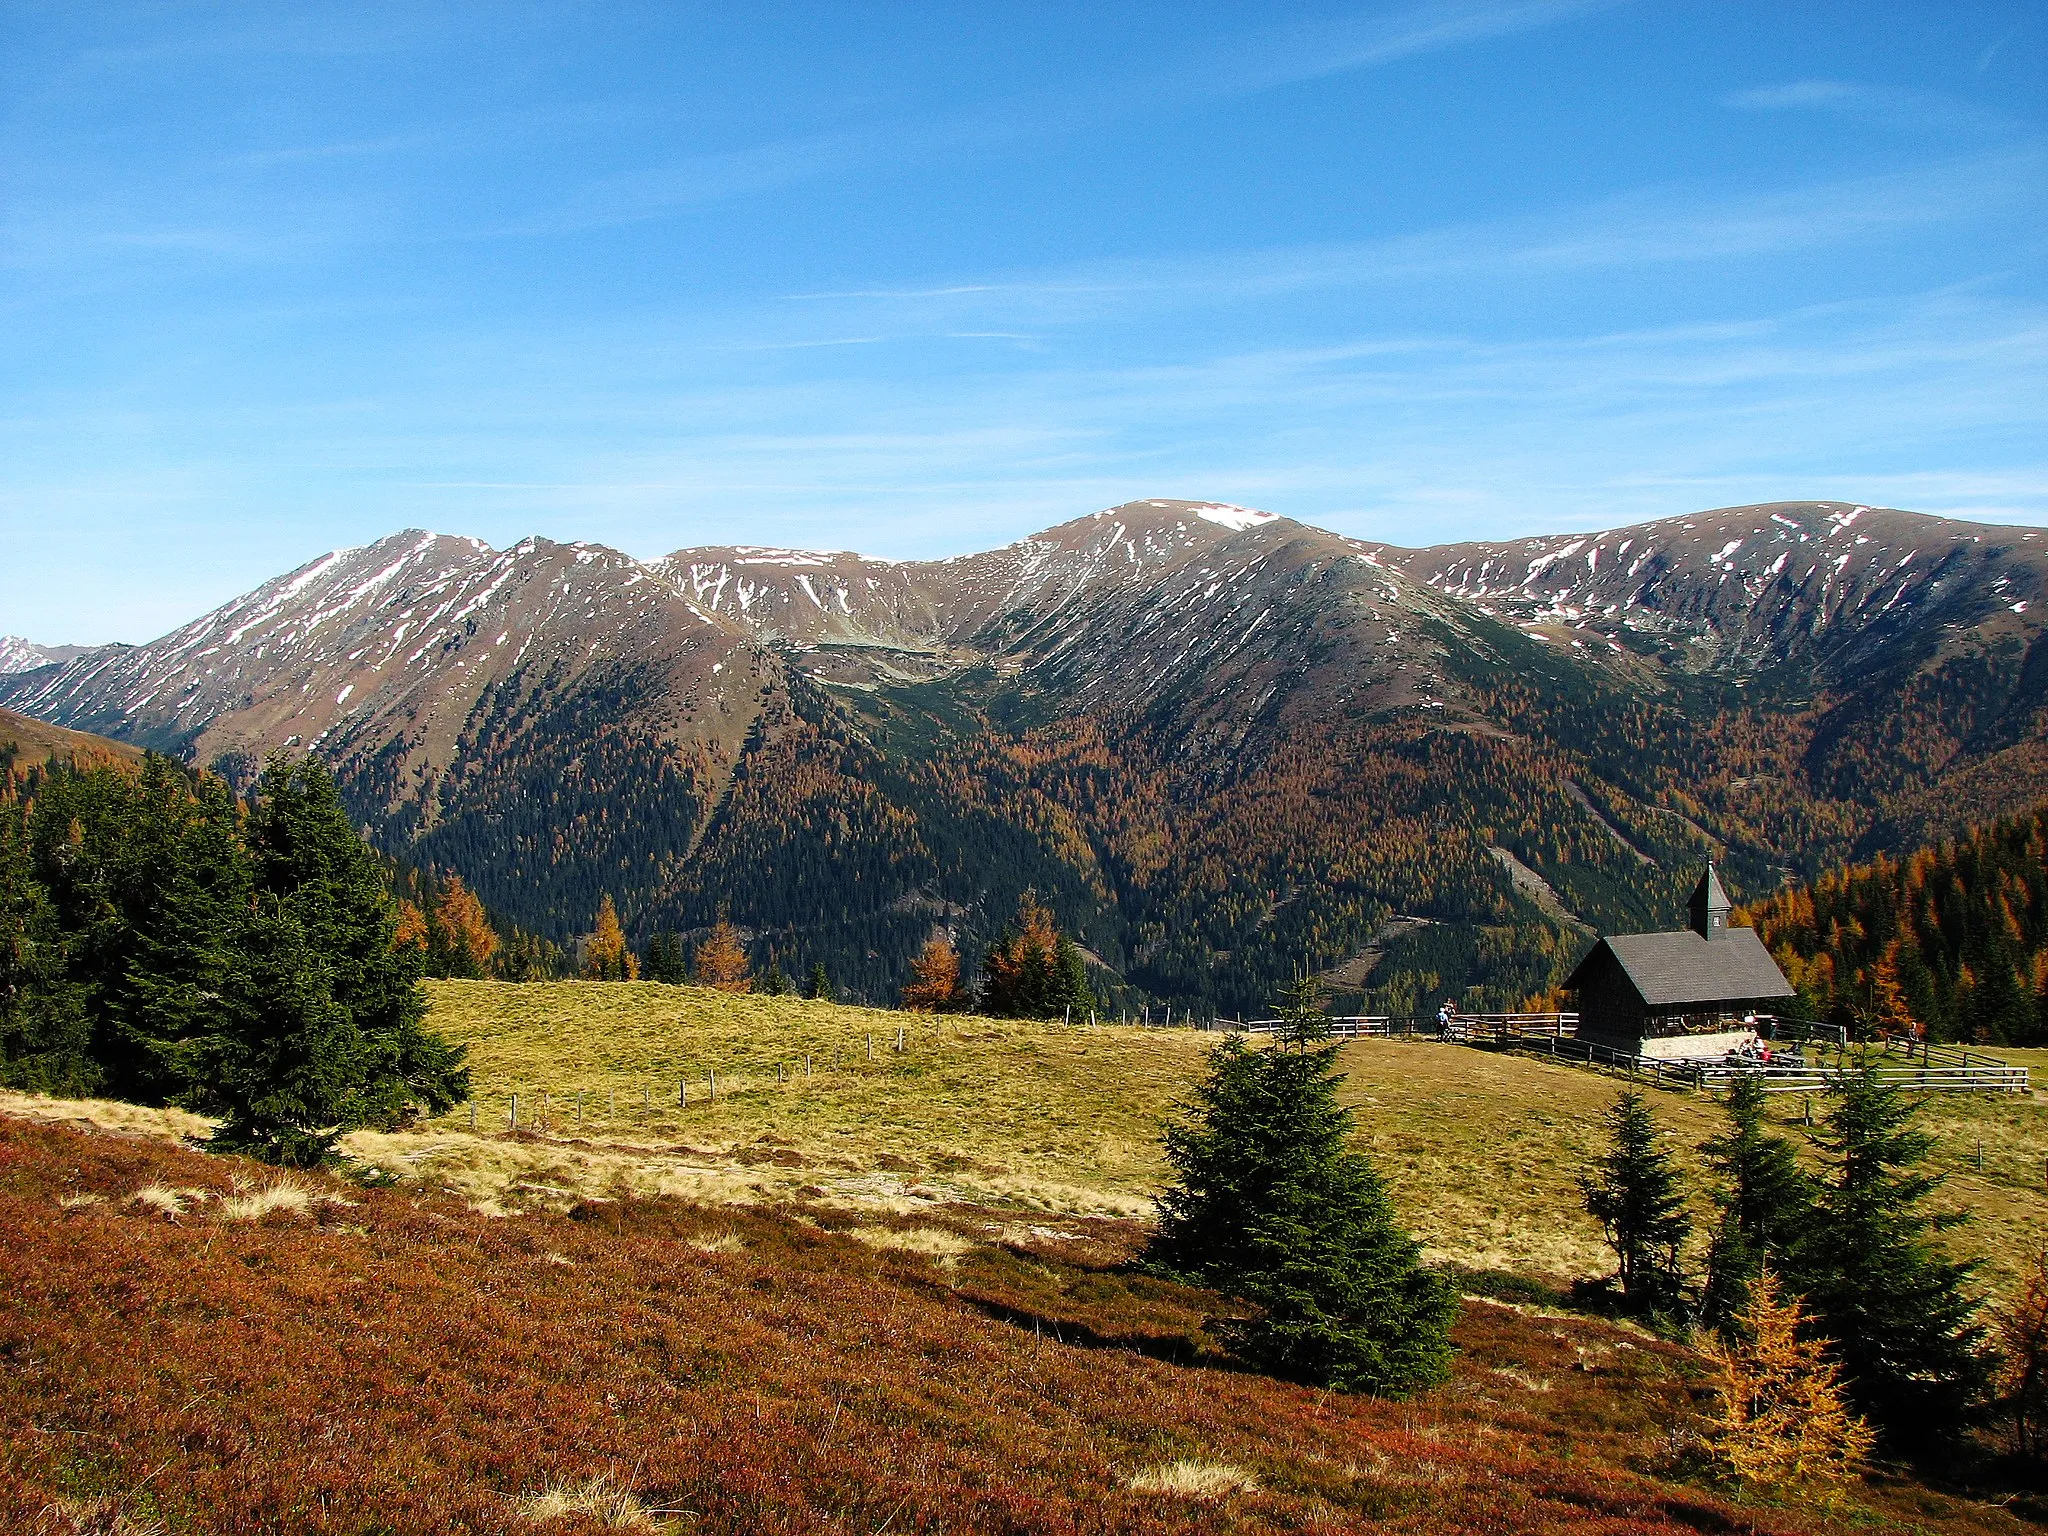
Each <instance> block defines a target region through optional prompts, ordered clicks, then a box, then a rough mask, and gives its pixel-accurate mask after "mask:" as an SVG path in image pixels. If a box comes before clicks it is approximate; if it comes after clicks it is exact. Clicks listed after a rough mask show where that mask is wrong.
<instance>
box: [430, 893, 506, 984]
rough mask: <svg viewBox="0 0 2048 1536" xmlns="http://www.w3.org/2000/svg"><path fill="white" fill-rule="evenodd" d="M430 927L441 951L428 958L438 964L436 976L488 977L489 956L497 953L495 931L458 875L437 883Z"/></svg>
mask: <svg viewBox="0 0 2048 1536" xmlns="http://www.w3.org/2000/svg"><path fill="white" fill-rule="evenodd" d="M434 928H435V929H436V930H438V932H437V933H436V935H435V937H436V938H437V940H438V948H439V949H440V951H441V953H440V954H439V955H438V956H433V957H432V958H433V959H435V960H438V962H439V965H438V974H440V975H443V976H459V977H466V978H470V979H475V978H477V977H481V976H487V975H489V974H490V964H491V957H492V956H494V955H496V954H497V952H498V934H497V930H496V929H494V928H492V927H491V919H490V917H489V915H488V914H487V913H486V912H485V911H484V904H483V903H482V902H481V901H478V900H477V899H476V893H475V892H473V891H471V890H470V888H469V887H468V886H466V885H464V884H463V883H462V876H460V875H455V874H451V875H449V876H448V877H447V878H446V879H445V880H443V881H442V882H441V899H440V900H439V901H437V902H436V903H435V904H434Z"/></svg>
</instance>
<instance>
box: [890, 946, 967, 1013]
mask: <svg viewBox="0 0 2048 1536" xmlns="http://www.w3.org/2000/svg"><path fill="white" fill-rule="evenodd" d="M910 973H911V975H912V976H914V977H915V978H916V979H915V980H914V981H912V982H910V984H909V985H907V986H906V987H904V989H903V1006H904V1007H906V1008H908V1009H911V1010H912V1011H913V1012H917V1013H945V1012H948V1011H949V1010H951V1009H954V1008H958V1007H960V1006H961V1004H962V1003H964V1002H965V1001H966V999H965V997H964V995H963V994H962V992H961V989H960V952H959V951H958V950H956V949H955V948H953V944H952V941H951V940H950V939H948V938H947V937H946V936H945V935H944V934H936V933H935V934H933V935H932V936H931V937H930V938H929V939H927V940H925V945H924V948H923V949H922V950H920V951H919V952H918V956H917V958H916V959H915V960H913V961H911V962H910Z"/></svg>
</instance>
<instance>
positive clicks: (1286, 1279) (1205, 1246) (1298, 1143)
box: [1147, 1036, 1457, 1396]
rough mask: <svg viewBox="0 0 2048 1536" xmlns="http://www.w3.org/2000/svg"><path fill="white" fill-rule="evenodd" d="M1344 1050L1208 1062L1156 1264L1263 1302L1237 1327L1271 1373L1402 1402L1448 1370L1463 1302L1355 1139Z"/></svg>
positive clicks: (1177, 1142)
mask: <svg viewBox="0 0 2048 1536" xmlns="http://www.w3.org/2000/svg"><path fill="white" fill-rule="evenodd" d="M1335 1054H1336V1053H1335V1051H1334V1050H1333V1049H1331V1048H1327V1047H1325V1048H1321V1049H1307V1048H1303V1049H1298V1050H1278V1049H1258V1050H1255V1049H1253V1048H1251V1047H1250V1046H1248V1045H1247V1044H1246V1043H1245V1041H1244V1039H1243V1038H1242V1037H1241V1036H1232V1037H1231V1038H1230V1039H1228V1040H1226V1041H1224V1042H1223V1043H1222V1044H1221V1045H1219V1046H1218V1047H1217V1048H1216V1049H1215V1051H1213V1052H1212V1053H1211V1055H1210V1060H1209V1072H1208V1075H1207V1076H1206V1078H1205V1079H1204V1080H1203V1082H1202V1083H1201V1084H1200V1085H1199V1086H1198V1087H1197V1088H1196V1090H1195V1093H1194V1097H1193V1100H1192V1101H1191V1102H1190V1103H1189V1104H1188V1105H1187V1106H1186V1107H1185V1109H1186V1112H1185V1115H1184V1117H1183V1118H1182V1119H1181V1120H1180V1122H1179V1123H1177V1124H1175V1125H1174V1126H1172V1127H1171V1128H1170V1129H1169V1130H1168V1132H1167V1137H1166V1156H1167V1161H1168V1162H1169V1163H1170V1164H1171V1165H1172V1167H1173V1170H1174V1172H1175V1174H1176V1176H1177V1177H1176V1182H1175V1184H1174V1186H1173V1188H1172V1189H1170V1190H1169V1191H1168V1192H1167V1194H1166V1195H1165V1196H1164V1197H1163V1198H1162V1199H1161V1201H1160V1221H1159V1229H1158V1232H1157V1234H1156V1236H1155V1237H1154V1239H1153V1241H1152V1243H1151V1245H1150V1247H1149V1248H1148V1250H1147V1257H1148V1260H1149V1261H1150V1262H1151V1263H1152V1264H1153V1265H1154V1266H1155V1267H1158V1268H1160V1269H1162V1270H1164V1271H1166V1272H1168V1273H1174V1274H1180V1275H1184V1276H1186V1277H1189V1278H1191V1279H1194V1280H1198V1281H1201V1282H1204V1283H1206V1284H1209V1285H1213V1286H1215V1287H1216V1288H1218V1289H1219V1290H1222V1291H1224V1292H1226V1293H1228V1294H1230V1295H1233V1296H1237V1297H1240V1298H1242V1299H1244V1300H1246V1301H1249V1302H1251V1303H1253V1304H1254V1306H1256V1307H1257V1308H1258V1315H1257V1316H1256V1317H1254V1318H1252V1319H1250V1320H1248V1321H1245V1322H1243V1323H1241V1324H1237V1325H1233V1326H1231V1327H1229V1328H1227V1329H1226V1330H1225V1331H1226V1333H1227V1334H1228V1336H1229V1338H1230V1341H1231V1342H1232V1344H1233V1345H1234V1346H1235V1347H1236V1348H1237V1349H1238V1351H1239V1352H1240V1353H1241V1354H1242V1355H1243V1356H1244V1357H1245V1358H1246V1359H1248V1360H1250V1361H1252V1362H1253V1363H1255V1364H1257V1365H1259V1366H1261V1367H1263V1368H1264V1369H1267V1370H1270V1371H1272V1372H1274V1373H1275V1374H1277V1375H1281V1376H1285V1377H1288V1378H1291V1379H1295V1380H1300V1381H1306V1382H1313V1383H1317V1384H1320V1385H1325V1386H1332V1387H1336V1388H1339V1389H1341V1390H1344V1391H1351V1392H1373V1393H1379V1394H1383V1395H1387V1396H1402V1395H1405V1394H1407V1393H1411V1392H1416V1391H1420V1390H1422V1389H1424V1388H1427V1387H1430V1386H1434V1385H1435V1384H1437V1383H1438V1382H1440V1381H1442V1380H1443V1379H1444V1377H1445V1375H1446V1374H1447V1372H1448V1370H1449V1361H1450V1356H1451V1352H1452V1351H1451V1344H1450V1326H1451V1322H1452V1320H1453V1318H1454V1317H1455V1315H1456V1311H1457V1298H1456V1296H1455V1294H1454V1293H1453V1292H1452V1290H1451V1289H1450V1287H1449V1286H1447V1285H1446V1284H1445V1283H1444V1281H1443V1280H1442V1278H1441V1277H1440V1276H1438V1275H1436V1274H1434V1273H1432V1272H1431V1271H1429V1270H1427V1269H1424V1268H1423V1267H1422V1264H1421V1250H1420V1249H1419V1247H1418V1246H1417V1244H1416V1242H1415V1240H1414V1239H1413V1238H1412V1237H1410V1236H1409V1235H1408V1234H1407V1233H1406V1232H1405V1231H1403V1230H1402V1228H1401V1226H1400V1224H1399V1222H1398V1221H1397V1220H1396V1218H1395V1215H1394V1211H1393V1206H1392V1202H1391V1201H1390V1200H1389V1199H1388V1197H1387V1192H1386V1188H1385V1186H1384V1185H1383V1184H1382V1183H1381V1181H1380V1179H1379V1176H1378V1175H1377V1174H1376V1173H1375V1172H1374V1170H1373V1168H1372V1165H1371V1163H1370V1162H1369V1161H1368V1160H1367V1159H1366V1158H1365V1156H1364V1155H1363V1154H1361V1153H1359V1152H1357V1151H1355V1150H1353V1149H1352V1148H1351V1147H1350V1146H1349V1145H1348V1139H1349V1135H1350V1130H1351V1117H1350V1113H1349V1111H1347V1110H1345V1109H1343V1108H1342V1107H1341V1106H1340V1105H1339V1104H1338V1103H1337V1097H1336V1094H1337V1086H1338V1084H1339V1083H1340V1082H1341V1081H1342V1079H1341V1078H1340V1077H1339V1076H1338V1074H1337V1073H1336V1071H1335V1068H1334V1059H1335Z"/></svg>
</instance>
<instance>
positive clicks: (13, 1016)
mask: <svg viewBox="0 0 2048 1536" xmlns="http://www.w3.org/2000/svg"><path fill="white" fill-rule="evenodd" d="M65 950H66V942H65V935H64V933H63V931H62V930H61V929H60V928H59V927H58V925H57V912H56V908H55V907H54V906H53V905H52V904H51V902H50V897H49V893H48V892H47V891H45V890H44V889H43V887H42V885H41V884H40V883H39V882H38V881H37V880H36V878H35V871H34V866H33V864H32V862H31V860H30V857H29V834H28V822H27V817H26V815H25V814H24V807H23V806H22V804H21V802H20V801H18V800H17V801H14V802H12V803H0V1084H4V1085H6V1086H7V1087H10V1088H25V1089H28V1090H30V1091H31V1092H35V1093H59V1094H72V1095H77V1094H88V1093H94V1092H97V1091H98V1090H99V1088H100V1085H101V1082H102V1080H103V1074H102V1073H101V1071H100V1068H99V1065H98V1064H97V1063H96V1062H95V1061H94V1060H93V1057H92V1016H91V1014H90V1013H89V1012H88V1011H87V1008H86V1002H87V997H86V989H85V988H84V987H82V986H80V985H79V984H78V983H76V982H73V981H71V980H70V979H69V978H68V977H67V975H66V971H65Z"/></svg>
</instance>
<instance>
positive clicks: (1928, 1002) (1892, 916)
mask: <svg viewBox="0 0 2048 1536" xmlns="http://www.w3.org/2000/svg"><path fill="white" fill-rule="evenodd" d="M1747 917H1748V920H1749V921H1750V922H1751V923H1752V924H1753V925H1754V926H1755V927H1756V929H1757V931H1758V932H1759V933H1760V934H1761V935H1762V936H1763V940H1764V942H1765V943H1766V944H1768V945H1769V946H1770V948H1771V951H1772V953H1773V954H1775V955H1776V956H1777V957H1778V964H1779V965H1780V966H1781V967H1782V968H1783V970H1784V972H1785V974H1786V976H1787V977H1788V978H1789V979H1790V980H1791V981H1792V982H1793V984H1794V985H1795V986H1797V987H1798V988H1799V991H1800V994H1801V996H1802V998H1803V999H1804V1001H1805V1002H1806V1004H1807V1006H1808V1007H1809V1008H1811V1009H1812V1010H1813V1011H1814V1012H1815V1013H1816V1015H1818V1016H1830V1015H1832V1016H1836V1017H1842V1018H1845V1019H1846V1020H1848V1021H1853V1022H1855V1023H1857V1024H1859V1025H1861V1026H1863V1027H1864V1028H1866V1029H1871V1030H1877V1029H1883V1030H1891V1031H1911V1032H1919V1031H1922V1030H1924V1032H1925V1034H1926V1036H1927V1037H1928V1038H1929V1039H1933V1040H1959V1041H1968V1042H1974V1043H1978V1044H1985V1045H2039V1044H2042V1043H2044V1042H2048V805H2043V806H2040V807H2037V808H2036V809H2035V811H2034V812H2033V814H2031V815H2028V816H2017V817H2010V818H2007V819H2005V820H2001V821H1998V822H1995V823H1993V824H1992V825H1990V826H1987V827H1980V828H1978V829H1977V830H1975V831H1973V832H1971V833H1969V834H1968V835H1967V836H1964V837H1962V838H1959V839H1957V840H1956V841H1954V842H1945V843H1942V844H1941V845H1940V846H1938V847H1933V848H1922V849H1919V850H1917V851H1916V852H1913V853H1911V854H1908V855H1906V856H1905V857H1904V858H1901V859H1892V858H1883V857H1880V858H1878V859H1876V860H1874V861H1872V862H1871V863H1868V864H1860V865H1857V866H1855V867H1853V868H1850V869H1846V870H1843V871H1841V872H1839V873H1837V874H1832V875H1827V876H1824V877H1823V878H1822V879H1820V880H1817V881H1815V882H1814V883H1813V884H1812V885H1810V886H1800V887H1797V888H1794V889H1791V890H1787V891H1784V892H1781V893H1779V894H1778V895H1776V896H1774V897H1772V898H1771V899H1770V900H1768V901H1764V902H1761V903H1759V904H1757V905H1756V906H1754V907H1752V908H1750V909H1749V911H1748V914H1747Z"/></svg>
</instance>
